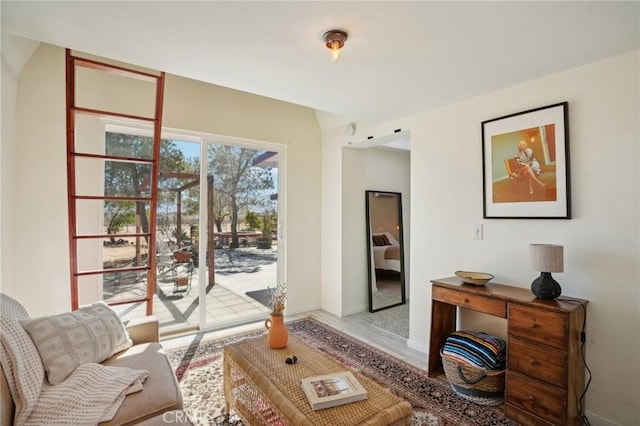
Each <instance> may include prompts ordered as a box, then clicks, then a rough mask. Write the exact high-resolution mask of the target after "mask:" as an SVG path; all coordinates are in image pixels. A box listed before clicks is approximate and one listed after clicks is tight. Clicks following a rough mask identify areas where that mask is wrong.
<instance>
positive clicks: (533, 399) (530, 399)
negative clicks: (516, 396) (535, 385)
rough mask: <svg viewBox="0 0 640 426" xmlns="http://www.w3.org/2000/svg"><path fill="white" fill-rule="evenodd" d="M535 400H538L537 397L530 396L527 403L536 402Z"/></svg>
mask: <svg viewBox="0 0 640 426" xmlns="http://www.w3.org/2000/svg"><path fill="white" fill-rule="evenodd" d="M535 400H536V397H535V396H533V395H529V396H528V397H527V401H535Z"/></svg>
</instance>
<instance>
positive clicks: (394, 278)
mask: <svg viewBox="0 0 640 426" xmlns="http://www.w3.org/2000/svg"><path fill="white" fill-rule="evenodd" d="M366 207H367V240H368V250H367V251H368V254H369V311H370V312H376V311H379V310H382V309H387V308H391V307H393V306H398V305H401V304H404V303H406V300H405V289H404V267H403V266H404V247H403V241H402V195H401V194H400V193H396V192H383V191H366Z"/></svg>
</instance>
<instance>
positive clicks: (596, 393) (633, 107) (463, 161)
mask: <svg viewBox="0 0 640 426" xmlns="http://www.w3.org/2000/svg"><path fill="white" fill-rule="evenodd" d="M638 62H639V52H638V51H636V52H632V53H629V54H625V55H621V56H617V57H613V58H610V59H608V60H604V61H600V62H596V63H593V64H590V65H587V66H583V67H580V68H576V69H573V70H569V71H566V72H563V73H559V74H555V75H551V76H549V77H547V78H544V79H540V80H535V81H532V82H529V83H527V84H523V85H520V86H516V87H512V88H509V89H505V90H502V91H499V92H495V93H492V94H489V95H486V96H482V97H478V98H474V99H470V100H468V101H465V102H461V103H458V104H454V105H450V106H447V107H443V108H440V109H437V110H432V111H429V112H425V113H424V114H421V115H419V116H414V117H409V118H406V119H404V120H403V121H402V122H401V121H398V122H394V123H386V124H385V123H383V124H379V125H366V126H363V125H360V123H358V128H359V129H361V128H364V127H366V130H364V131H363V133H362V134H361V135H367V134H374V135H379V134H390V133H391V132H392V130H393V129H394V128H398V127H401V128H402V129H403V130H404V129H410V130H411V146H412V150H411V256H410V264H411V266H412V268H411V312H410V340H409V345H410V346H412V347H414V348H417V349H420V350H422V351H425V352H426V351H427V342H428V338H429V323H430V318H431V311H430V307H431V303H430V299H431V285H430V283H429V280H431V279H434V278H439V277H445V276H451V275H453V272H454V271H456V270H458V269H466V270H477V271H486V272H490V273H492V274H494V275H495V279H494V281H495V282H500V283H508V284H511V285H516V286H520V287H525V288H529V287H530V283H531V281H532V280H533V279H534V278H535V277H536V275H537V273H536V272H534V271H532V270H531V267H530V265H529V256H528V244H529V243H534V242H541V243H556V244H562V245H564V247H565V265H564V271H565V272H564V273H560V274H554V277H555V278H556V279H557V280H558V281H559V282H560V284H561V285H562V289H563V295H566V296H569V297H570V296H574V297H579V298H584V299H588V300H590V303H589V305H588V307H587V328H586V336H587V342H586V360H587V363H588V365H589V368H590V369H591V371H592V373H593V380H592V382H591V386H590V389H589V392H588V394H587V397H586V409H587V412H588V414H589V417H590V419H591V423H592V424H596V425H598V424H599V425H603V424H620V425H637V424H640V406H639V404H640V394H639V387H638V383H639V382H640V371H639V368H640V364H638V359H639V357H640V348H639V346H640V341H639V336H640V314H639V303H640V285H639V284H640V266H639V262H640V252H639V248H640V238H639V237H640V229H639V222H640V221H639V218H640V211H639V206H640V184H639V182H640V176H639V172H638V170H639V163H640V161H639V160H640V156H639V154H640V151H639V146H640V140H639V137H640V136H639V135H640V99H639V96H640V87H639V80H640V79H639V78H638V76H639V75H640V69H639V66H638ZM562 101H568V102H569V131H570V161H571V195H572V200H573V202H572V205H573V219H571V220H524V219H519V220H506V219H487V220H485V219H483V218H482V157H481V155H482V154H481V126H480V123H481V122H482V121H484V120H488V119H491V118H495V117H500V116H503V115H507V114H511V113H515V112H519V111H524V110H527V109H531V108H535V107H540V106H545V105H550V104H554V103H557V102H562ZM362 139H364V137H363V138H362ZM323 143H324V146H323V150H324V151H325V153H324V156H325V157H326V158H332V161H340V158H341V149H340V147H341V146H342V145H343V144H344V143H346V141H345V140H344V137H343V136H341V135H340V134H339V132H338V131H333V132H327V133H326V134H325V135H324V142H323ZM324 173H328V166H327V165H324V170H323V177H324ZM323 194H326V195H327V196H326V197H325V198H323V215H324V217H323V223H329V222H331V221H335V220H336V219H335V217H334V213H333V211H334V209H335V206H337V205H338V204H339V201H337V200H335V198H331V197H330V194H329V192H328V191H325V192H323ZM473 224H483V225H484V239H483V240H480V241H478V240H472V238H471V237H472V233H471V230H472V226H473ZM343 235H345V234H343ZM323 244H325V245H324V246H323V250H328V251H329V253H332V252H333V251H339V250H346V247H348V244H346V243H345V242H343V243H337V244H334V245H333V247H332V246H331V245H330V243H329V242H325V243H323ZM324 254H325V252H324V251H323V255H324ZM344 257H348V255H347V254H346V253H344ZM344 267H345V268H346V267H347V265H344ZM343 285H345V286H346V285H348V283H343ZM329 286H331V283H329V282H326V281H324V276H323V291H324V288H328V287H329ZM461 326H462V327H467V328H473V329H486V330H487V331H492V330H493V329H500V330H499V331H501V332H503V330H504V329H503V328H501V324H497V323H495V322H494V321H488V320H486V319H485V318H479V315H475V316H473V315H463V318H462V325H461Z"/></svg>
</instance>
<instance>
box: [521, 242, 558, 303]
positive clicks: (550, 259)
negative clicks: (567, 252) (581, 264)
mask: <svg viewBox="0 0 640 426" xmlns="http://www.w3.org/2000/svg"><path fill="white" fill-rule="evenodd" d="M529 254H530V255H531V267H532V269H533V270H534V271H540V276H539V277H538V278H536V279H535V280H533V282H532V283H531V291H532V292H533V294H535V296H536V297H537V298H538V299H545V300H553V299H555V298H557V297H558V296H560V293H561V292H562V288H560V284H558V282H557V281H556V280H554V279H553V277H552V276H551V273H552V272H563V271H564V247H563V246H558V245H554V244H529Z"/></svg>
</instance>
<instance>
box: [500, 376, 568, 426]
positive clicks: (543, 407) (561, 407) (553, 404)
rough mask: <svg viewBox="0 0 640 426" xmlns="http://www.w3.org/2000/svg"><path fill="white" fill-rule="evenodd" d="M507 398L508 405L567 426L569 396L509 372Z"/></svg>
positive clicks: (551, 387)
mask: <svg viewBox="0 0 640 426" xmlns="http://www.w3.org/2000/svg"><path fill="white" fill-rule="evenodd" d="M505 387H506V394H505V398H506V401H507V403H508V404H511V405H513V406H515V407H518V408H520V409H522V410H524V411H526V412H528V413H531V414H533V415H536V416H538V417H540V418H542V419H544V420H546V421H548V422H551V423H553V424H555V425H562V424H565V416H566V411H567V405H566V401H567V394H566V392H564V391H562V390H561V389H557V388H554V387H553V386H548V385H544V384H542V383H540V382H537V381H535V380H531V379H528V378H526V377H524V376H520V375H519V374H517V373H513V372H511V371H510V370H507V380H506V384H505Z"/></svg>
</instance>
